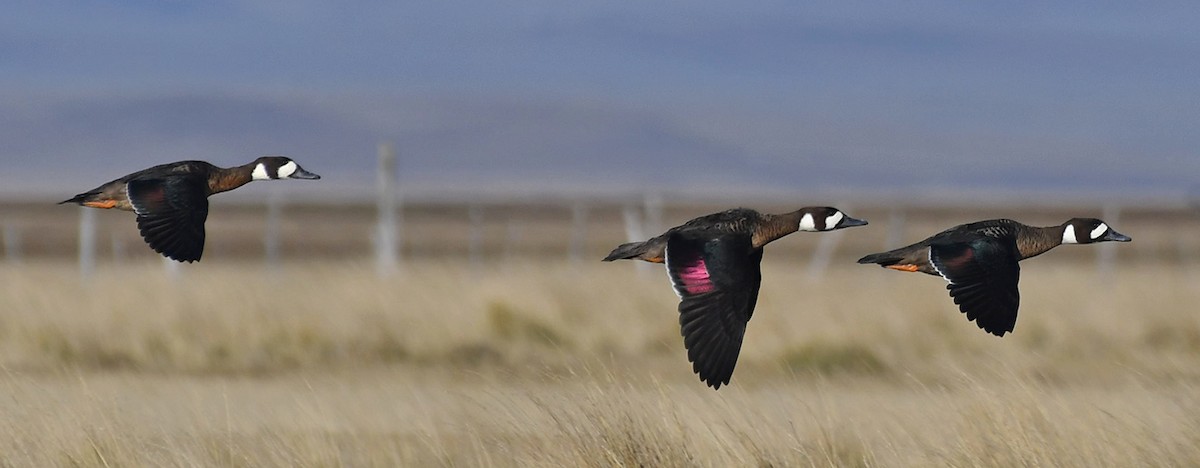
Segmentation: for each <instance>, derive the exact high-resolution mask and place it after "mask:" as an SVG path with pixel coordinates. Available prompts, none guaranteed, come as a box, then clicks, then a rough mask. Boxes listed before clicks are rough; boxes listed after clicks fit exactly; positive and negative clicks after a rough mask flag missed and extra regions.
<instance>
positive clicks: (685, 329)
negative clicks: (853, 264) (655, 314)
mask: <svg viewBox="0 0 1200 468" xmlns="http://www.w3.org/2000/svg"><path fill="white" fill-rule="evenodd" d="M866 224H867V222H866V221H863V220H860V219H854V218H851V217H849V216H846V215H845V214H844V213H842V212H841V211H840V210H838V209H837V208H830V207H806V208H801V209H799V210H796V211H793V212H791V213H785V214H779V215H771V214H761V213H759V212H757V211H754V210H751V209H747V208H736V209H732V210H728V211H723V212H720V213H714V214H710V215H706V216H701V217H699V218H696V219H693V220H691V221H688V222H686V223H684V224H683V225H681V226H676V227H673V228H671V229H670V230H668V231H667V232H665V233H663V234H662V235H660V236H658V237H655V238H653V239H650V240H647V241H645V242H632V243H628V244H622V245H620V246H618V247H617V248H616V249H613V251H612V253H610V254H608V256H607V257H605V258H604V261H606V262H611V261H613V260H620V259H635V260H643V261H647V262H653V263H665V264H666V267H667V275H668V276H669V277H670V279H671V285H672V287H674V289H675V293H676V294H677V295H678V296H679V298H680V299H681V301H680V303H679V325H680V328H681V332H682V334H683V345H684V347H686V348H687V355H688V361H690V362H691V363H692V371H693V372H695V373H696V374H698V375H699V376H700V380H702V381H704V382H705V383H706V384H707V385H709V386H710V387H712V388H713V389H714V390H716V389H720V388H721V385H722V384H725V385H728V384H729V379H730V377H732V376H733V367H734V365H736V364H737V358H738V353H739V352H740V351H741V348H742V336H743V335H744V334H745V332H746V323H747V322H749V321H750V316H751V315H753V314H754V304H755V302H757V301H758V287H759V284H761V282H762V276H761V273H760V270H759V263H760V262H761V261H762V255H763V246H764V245H767V244H768V243H770V242H771V241H773V240H775V239H779V238H780V237H783V236H786V235H788V234H791V233H793V232H796V231H814V232H816V231H832V230H834V229H842V228H848V227H852V226H864V225H866Z"/></svg>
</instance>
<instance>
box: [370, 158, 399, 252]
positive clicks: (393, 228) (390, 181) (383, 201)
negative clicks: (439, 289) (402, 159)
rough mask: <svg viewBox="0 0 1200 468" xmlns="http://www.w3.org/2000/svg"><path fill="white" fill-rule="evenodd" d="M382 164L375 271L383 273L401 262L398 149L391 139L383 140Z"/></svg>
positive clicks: (378, 180)
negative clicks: (397, 188)
mask: <svg viewBox="0 0 1200 468" xmlns="http://www.w3.org/2000/svg"><path fill="white" fill-rule="evenodd" d="M377 151H378V155H379V167H378V169H377V170H376V179H375V181H376V183H375V188H376V193H375V211H376V215H377V218H378V219H377V224H376V227H375V271H376V274H378V275H379V276H388V275H391V274H393V273H395V272H396V270H397V268H398V265H399V252H398V249H397V245H396V244H397V241H398V240H399V239H398V237H399V236H397V224H398V223H397V219H396V189H395V182H396V150H395V148H394V147H393V146H392V144H391V143H390V142H383V143H380V144H379V146H378V148H377Z"/></svg>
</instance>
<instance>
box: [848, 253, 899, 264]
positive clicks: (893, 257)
mask: <svg viewBox="0 0 1200 468" xmlns="http://www.w3.org/2000/svg"><path fill="white" fill-rule="evenodd" d="M903 258H904V256H903V255H900V254H898V253H897V252H896V251H895V250H889V251H887V252H879V253H873V254H870V255H867V256H865V257H863V258H860V259H858V263H863V264H867V263H875V264H878V265H879V266H888V265H895V264H896V263H897V262H899V261H900V260H902V259H903Z"/></svg>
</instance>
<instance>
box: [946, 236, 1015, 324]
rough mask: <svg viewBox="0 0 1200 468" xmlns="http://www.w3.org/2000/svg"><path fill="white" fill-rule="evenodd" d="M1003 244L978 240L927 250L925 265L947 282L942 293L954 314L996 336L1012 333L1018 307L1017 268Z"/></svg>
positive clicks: (1011, 255) (989, 240)
mask: <svg viewBox="0 0 1200 468" xmlns="http://www.w3.org/2000/svg"><path fill="white" fill-rule="evenodd" d="M1004 242H1005V241H1004V240H1003V239H999V238H995V237H980V238H977V239H973V240H971V241H969V242H956V243H945V244H933V245H930V246H929V263H931V264H933V267H934V268H935V269H937V272H938V274H940V275H942V277H943V278H945V279H946V281H949V282H950V284H949V285H947V286H946V289H949V290H950V297H953V298H954V303H955V304H958V310H960V311H962V312H963V313H964V314H967V320H974V321H975V324H976V325H979V328H982V329H984V330H985V331H987V332H988V333H992V334H994V335H996V336H1004V334H1005V333H1007V332H1011V331H1012V330H1013V326H1015V325H1016V323H1017V308H1018V307H1019V306H1020V303H1021V294H1020V292H1019V291H1018V290H1017V281H1018V280H1019V279H1020V276H1021V267H1020V266H1019V265H1018V264H1017V261H1018V259H1017V257H1016V256H1015V255H1014V254H1013V253H1012V252H1014V250H1013V249H1009V248H1006V246H1005V245H1004Z"/></svg>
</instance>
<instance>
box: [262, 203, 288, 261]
mask: <svg viewBox="0 0 1200 468" xmlns="http://www.w3.org/2000/svg"><path fill="white" fill-rule="evenodd" d="M272 189H274V190H271V192H270V194H269V195H267V220H266V223H267V226H266V229H264V230H263V251H264V253H265V255H266V261H267V268H271V269H276V268H279V251H280V239H279V237H280V223H281V222H282V221H281V218H282V213H283V202H284V200H283V196H282V195H280V192H279V190H278V188H277V187H272Z"/></svg>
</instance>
